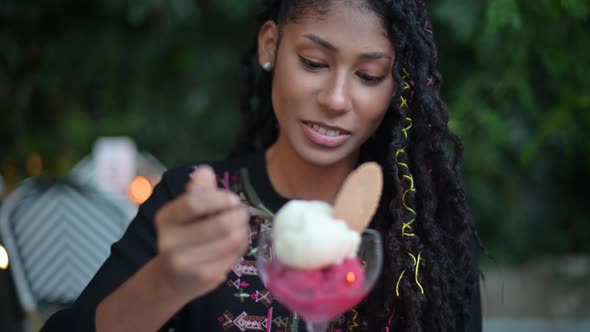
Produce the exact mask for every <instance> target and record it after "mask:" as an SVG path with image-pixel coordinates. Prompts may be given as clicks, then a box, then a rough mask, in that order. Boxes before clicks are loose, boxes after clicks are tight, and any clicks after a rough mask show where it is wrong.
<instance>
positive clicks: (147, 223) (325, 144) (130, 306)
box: [44, 0, 481, 331]
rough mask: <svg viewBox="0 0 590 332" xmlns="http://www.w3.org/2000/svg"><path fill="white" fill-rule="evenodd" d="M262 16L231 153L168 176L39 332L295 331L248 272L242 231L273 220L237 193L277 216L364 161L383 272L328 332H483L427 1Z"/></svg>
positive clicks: (274, 5)
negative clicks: (370, 173)
mask: <svg viewBox="0 0 590 332" xmlns="http://www.w3.org/2000/svg"><path fill="white" fill-rule="evenodd" d="M260 22H261V26H260V28H259V30H258V31H259V32H258V36H257V42H256V47H255V48H253V49H252V50H251V52H249V53H248V54H246V56H245V57H244V62H243V74H244V82H243V87H244V90H243V95H242V100H241V110H242V113H243V128H242V131H241V133H240V135H239V136H238V139H237V143H236V146H235V149H234V151H233V156H232V157H231V158H229V159H227V160H225V161H221V162H213V163H208V164H209V165H210V166H207V165H204V164H201V165H200V166H199V167H197V168H196V170H194V171H193V168H192V167H184V168H178V169H174V170H171V171H169V172H167V173H166V174H165V175H164V177H163V180H162V182H161V183H160V184H159V185H158V187H157V188H156V190H155V191H154V194H153V195H152V197H151V198H150V199H149V200H148V201H147V202H146V203H145V204H144V205H142V206H141V208H140V211H139V214H138V216H137V217H136V218H135V220H134V221H133V222H132V223H131V225H130V227H129V229H128V231H127V232H126V234H125V235H124V236H123V238H122V239H121V240H120V241H119V242H118V243H116V244H115V245H114V246H113V248H112V254H111V256H110V257H109V259H108V260H107V261H106V262H105V264H104V265H103V267H102V268H101V269H100V270H99V271H98V273H97V274H96V276H95V278H94V279H93V280H92V281H91V282H90V284H89V285H88V287H87V288H86V290H85V291H84V292H83V293H82V294H81V296H80V298H79V299H78V300H77V301H76V302H75V303H74V304H73V306H72V307H71V308H70V309H67V310H65V311H62V312H60V313H58V314H56V315H54V316H53V317H52V318H51V319H50V321H48V323H47V324H46V325H45V327H44V330H45V331H58V330H59V331H63V330H64V329H68V327H69V328H71V329H72V330H75V331H86V330H93V329H96V330H97V331H119V330H120V331H148V330H157V329H162V330H165V331H172V330H175V331H189V330H190V331H238V330H240V331H246V330H261V331H285V330H288V331H296V330H297V329H298V328H300V326H301V324H300V323H301V322H299V321H298V319H297V316H296V315H293V314H292V313H289V312H288V311H287V310H286V309H285V308H284V307H282V306H281V305H280V303H278V302H276V301H274V300H273V299H272V296H271V295H270V294H269V293H268V291H267V290H265V289H264V287H263V286H262V285H261V284H260V281H259V278H258V277H257V275H256V269H255V268H253V259H254V255H255V251H256V232H254V231H253V230H254V229H255V228H256V227H257V226H258V225H259V224H260V223H266V224H267V225H268V226H270V224H269V223H268V221H265V220H262V219H261V218H259V217H252V218H251V220H250V222H248V219H249V218H248V215H247V213H246V212H245V211H244V209H242V208H241V207H240V204H239V201H242V202H243V203H246V204H250V205H255V206H257V207H258V208H262V209H267V210H269V211H272V212H274V211H276V210H277V209H278V208H280V206H282V205H283V204H284V203H285V202H286V201H287V200H288V199H293V198H298V199H308V200H312V199H313V200H324V201H327V202H333V200H334V197H335V194H336V192H337V191H338V189H339V188H340V185H341V184H342V182H343V180H344V178H345V177H346V176H347V175H348V174H349V173H350V172H351V171H352V170H353V169H354V168H355V167H356V166H357V165H358V164H359V163H360V162H363V161H367V160H373V161H377V162H378V163H380V164H381V166H382V167H383V169H384V182H385V183H384V192H383V195H382V200H381V204H380V207H379V210H378V213H377V215H376V217H375V218H374V220H373V221H372V224H371V226H370V227H372V228H374V229H377V230H379V231H380V232H381V234H382V236H383V238H384V243H385V248H384V251H385V262H384V269H383V272H382V276H381V278H380V280H379V282H378V284H377V286H376V287H375V289H374V291H373V292H371V294H370V295H369V297H368V298H367V299H366V300H365V301H364V302H363V303H361V304H359V306H357V307H356V308H355V309H353V310H352V311H351V312H350V313H348V314H347V315H345V316H343V317H341V318H340V319H338V320H336V321H335V322H334V324H333V326H332V330H334V331H337V330H338V329H340V330H341V331H343V330H349V331H354V330H359V331H360V330H368V331H465V330H468V331H481V317H480V304H479V289H478V287H477V265H476V251H474V250H472V248H474V247H476V245H475V244H476V243H477V242H478V241H477V235H476V232H475V230H474V226H473V223H472V221H471V218H470V215H469V213H468V208H467V204H466V202H465V194H464V189H463V185H462V181H461V175H460V169H459V164H460V160H461V142H460V140H459V139H458V138H457V137H456V136H455V135H454V134H452V133H450V132H449V130H448V127H447V122H448V118H449V114H448V112H447V109H446V106H445V104H444V103H443V102H442V100H441V99H440V97H439V94H438V92H439V88H440V82H441V78H440V75H438V73H437V71H436V48H435V45H434V42H433V39H432V31H431V28H430V23H429V21H428V18H427V15H426V5H425V3H424V2H423V1H411V0H407V1H384V0H381V1H377V0H366V1H359V0H357V1H353V0H338V1H337V0H332V1H329V0H323V1H322V0H300V1H289V0H283V1H265V2H264V3H263V5H262V11H261V15H260ZM273 114H274V115H273ZM449 140H450V141H452V142H453V143H455V147H456V148H455V151H454V152H453V154H451V153H450V152H449V151H447V142H448V141H449ZM189 177H190V180H189ZM302 330H303V329H300V331H302Z"/></svg>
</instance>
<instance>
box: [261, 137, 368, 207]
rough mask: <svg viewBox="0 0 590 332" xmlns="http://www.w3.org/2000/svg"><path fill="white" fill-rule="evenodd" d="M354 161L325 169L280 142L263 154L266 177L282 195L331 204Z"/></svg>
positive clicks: (354, 159) (285, 143)
mask: <svg viewBox="0 0 590 332" xmlns="http://www.w3.org/2000/svg"><path fill="white" fill-rule="evenodd" d="M356 161H357V158H356V157H355V158H347V159H344V160H342V161H340V162H338V163H335V164H331V165H326V166H324V165H316V164H312V163H310V162H308V161H306V160H304V159H303V158H301V156H299V155H298V154H297V153H296V152H295V151H294V150H293V149H292V147H291V146H290V145H289V144H288V143H287V142H285V140H281V139H279V140H277V142H275V144H274V145H272V146H271V147H270V148H269V149H268V150H267V151H266V167H267V171H268V175H269V177H270V181H271V183H272V185H273V187H274V188H275V190H276V191H277V192H278V193H279V194H280V195H281V196H283V197H287V198H292V199H306V200H321V201H325V202H328V203H332V204H333V203H334V199H335V198H336V193H337V192H338V190H339V189H340V187H341V185H342V183H343V182H344V179H345V178H346V176H347V175H348V174H349V173H350V172H351V171H352V170H353V169H354V167H355V166H356Z"/></svg>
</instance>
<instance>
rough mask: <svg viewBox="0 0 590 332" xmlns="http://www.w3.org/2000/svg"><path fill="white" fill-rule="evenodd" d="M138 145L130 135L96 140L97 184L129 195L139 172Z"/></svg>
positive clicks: (94, 157)
mask: <svg viewBox="0 0 590 332" xmlns="http://www.w3.org/2000/svg"><path fill="white" fill-rule="evenodd" d="M136 155H137V147H136V145H135V142H134V141H133V140H132V139H130V138H128V137H103V138H99V139H97V140H96V142H95V143H94V148H93V151H92V159H93V163H94V167H95V170H96V173H95V175H96V184H97V185H98V186H99V188H101V189H102V190H104V191H107V192H113V193H117V194H120V195H127V192H128V191H129V185H130V184H131V181H133V178H135V175H136V173H137V159H136Z"/></svg>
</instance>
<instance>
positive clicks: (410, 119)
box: [402, 117, 412, 139]
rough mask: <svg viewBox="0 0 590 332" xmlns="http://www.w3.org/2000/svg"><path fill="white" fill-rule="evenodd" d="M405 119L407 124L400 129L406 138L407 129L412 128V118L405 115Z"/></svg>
mask: <svg viewBox="0 0 590 332" xmlns="http://www.w3.org/2000/svg"><path fill="white" fill-rule="evenodd" d="M406 121H408V126H407V127H405V128H404V129H402V131H403V132H404V136H405V137H406V139H408V131H410V129H412V118H409V117H406Z"/></svg>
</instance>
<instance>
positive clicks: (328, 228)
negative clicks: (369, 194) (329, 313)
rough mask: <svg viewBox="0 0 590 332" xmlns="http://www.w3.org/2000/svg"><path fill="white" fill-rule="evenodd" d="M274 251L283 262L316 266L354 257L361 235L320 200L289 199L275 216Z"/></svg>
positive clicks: (315, 267)
mask: <svg viewBox="0 0 590 332" xmlns="http://www.w3.org/2000/svg"><path fill="white" fill-rule="evenodd" d="M272 232H273V234H272V235H273V251H274V254H275V256H276V257H277V259H278V260H280V261H281V262H282V263H283V264H285V265H287V266H290V267H293V268H300V269H317V268H322V267H326V266H329V265H332V264H338V263H341V262H342V261H343V260H344V259H346V258H353V257H355V256H356V253H357V250H358V246H359V244H360V240H361V239H360V234H359V233H358V232H355V231H353V230H350V229H349V228H348V226H347V224H346V223H345V222H344V221H342V220H339V219H335V218H334V217H333V216H332V206H331V205H330V204H328V203H325V202H321V201H304V200H292V201H290V202H288V203H287V204H285V206H283V207H282V208H281V209H280V210H279V211H278V212H277V214H276V215H275V218H274V221H273V228H272Z"/></svg>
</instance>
